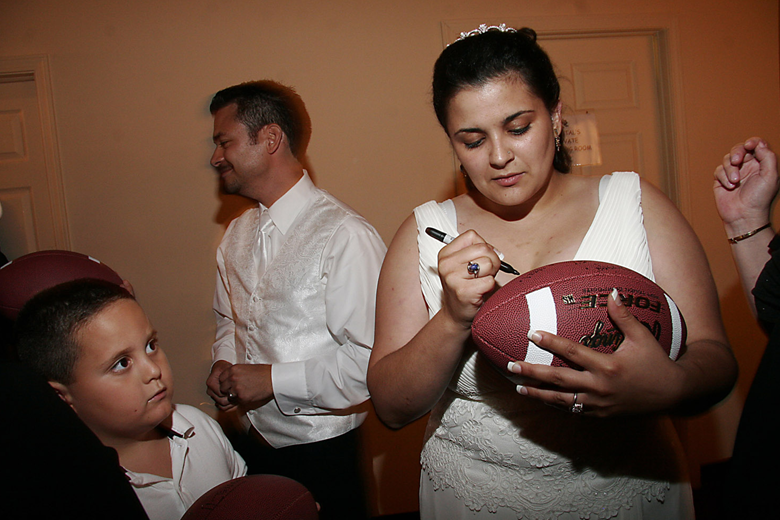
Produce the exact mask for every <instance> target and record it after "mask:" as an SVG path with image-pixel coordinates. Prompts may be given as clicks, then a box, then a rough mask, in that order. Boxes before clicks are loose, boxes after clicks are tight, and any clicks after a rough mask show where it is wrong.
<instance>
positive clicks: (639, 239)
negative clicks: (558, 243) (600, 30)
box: [414, 172, 693, 520]
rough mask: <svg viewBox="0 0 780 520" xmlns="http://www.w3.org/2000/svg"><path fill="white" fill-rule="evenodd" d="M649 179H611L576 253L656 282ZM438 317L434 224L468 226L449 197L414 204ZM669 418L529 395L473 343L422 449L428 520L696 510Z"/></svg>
mask: <svg viewBox="0 0 780 520" xmlns="http://www.w3.org/2000/svg"><path fill="white" fill-rule="evenodd" d="M640 202H641V191H640V185H639V177H638V176H637V175H636V174H634V173H628V172H619V173H614V174H612V175H608V176H605V177H603V178H602V180H601V183H600V187H599V208H598V210H597V212H596V216H595V218H594V220H593V222H592V224H591V226H590V228H589V230H588V232H587V234H586V235H585V238H584V239H583V242H582V244H581V245H580V248H579V250H578V252H577V254H576V256H575V258H574V259H575V260H600V261H605V262H611V263H614V264H619V265H622V266H624V267H628V268H631V269H633V270H635V271H637V272H639V273H641V274H643V275H644V276H646V277H648V278H650V279H654V276H653V271H652V263H651V259H650V252H649V250H648V247H647V237H646V234H645V229H644V226H643V222H642V209H641V204H640ZM414 213H415V217H416V220H417V227H418V247H419V251H420V281H421V284H422V290H423V294H424V297H425V301H426V303H427V305H428V309H429V315H430V316H431V317H432V316H433V315H434V314H436V313H437V312H438V311H439V309H440V308H441V294H442V288H441V281H440V279H439V275H438V272H437V265H438V261H437V255H438V252H439V250H440V249H441V247H443V246H442V244H441V243H439V242H438V241H436V240H434V239H432V238H430V237H429V236H428V235H426V234H425V228H426V227H428V226H432V227H435V228H438V229H440V230H442V231H445V232H446V233H448V234H450V235H452V236H456V235H457V234H458V229H457V219H456V215H455V206H454V204H453V203H452V201H451V200H448V201H445V202H443V203H440V204H439V203H436V202H435V201H432V202H428V203H426V204H423V205H422V206H419V207H418V208H416V209H415V210H414ZM683 461H684V458H683V456H682V451H681V448H680V445H679V441H678V440H677V436H676V434H675V432H674V430H673V428H672V425H671V423H670V421H669V419H668V418H666V417H661V418H655V417H653V418H647V417H643V418H630V419H625V418H621V419H598V418H590V417H583V416H578V415H574V414H570V413H567V412H564V411H560V410H557V409H554V408H551V407H549V406H546V405H544V404H542V403H540V402H538V401H535V400H533V399H530V398H526V397H523V396H520V395H519V394H517V393H516V391H515V385H514V384H513V383H512V382H510V381H509V380H508V379H507V378H506V377H504V375H502V374H501V373H499V371H498V370H496V369H495V368H493V367H492V366H490V365H489V363H488V361H487V360H486V359H485V358H484V357H482V356H479V355H477V353H476V351H471V352H470V353H469V354H467V355H465V356H464V357H463V359H462V360H461V364H460V366H459V368H458V370H457V371H456V373H455V375H454V377H453V379H452V381H451V382H450V385H449V388H448V390H447V391H446V392H445V394H444V396H443V397H442V399H441V400H440V401H439V403H438V404H437V405H436V406H435V407H434V409H433V411H432V412H431V417H430V420H429V423H428V429H427V432H426V440H425V445H424V447H423V451H422V455H421V463H422V468H423V471H422V475H421V479H420V513H421V518H422V519H423V520H427V519H434V518H435V519H441V520H457V519H460V518H483V517H486V518H496V519H498V518H500V519H519V518H524V519H525V518H528V519H535V520H536V519H563V520H577V519H592V520H595V519H607V518H618V519H621V520H626V519H659V520H660V519H663V520H669V519H683V518H693V505H692V503H693V502H692V498H691V491H690V485H689V483H688V481H687V476H686V473H685V469H684V462H683Z"/></svg>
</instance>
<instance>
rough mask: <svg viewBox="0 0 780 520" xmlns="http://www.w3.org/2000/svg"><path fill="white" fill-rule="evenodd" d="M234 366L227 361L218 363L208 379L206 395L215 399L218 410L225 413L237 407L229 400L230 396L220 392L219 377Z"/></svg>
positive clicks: (213, 367) (212, 368)
mask: <svg viewBox="0 0 780 520" xmlns="http://www.w3.org/2000/svg"><path fill="white" fill-rule="evenodd" d="M232 366H233V364H232V363H229V362H227V361H217V362H216V363H214V365H213V366H212V367H211V374H209V377H208V379H206V393H207V394H208V395H209V397H211V398H212V399H214V403H215V404H216V405H217V408H219V409H220V410H222V411H223V412H229V411H230V410H232V409H233V408H235V405H234V404H232V403H231V402H230V401H229V400H228V394H227V393H223V392H222V390H220V385H219V377H220V375H221V374H222V372H224V371H225V370H227V369H229V368H230V367H232Z"/></svg>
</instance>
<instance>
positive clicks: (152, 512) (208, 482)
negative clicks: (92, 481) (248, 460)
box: [125, 404, 246, 520]
mask: <svg viewBox="0 0 780 520" xmlns="http://www.w3.org/2000/svg"><path fill="white" fill-rule="evenodd" d="M168 441H169V443H170V447H171V469H172V471H173V478H166V477H160V476H158V475H152V474H150V473H135V472H133V471H129V470H125V472H126V473H127V477H128V479H129V480H130V484H131V485H132V486H133V489H134V490H135V493H136V495H138V499H139V500H140V501H141V505H143V506H144V509H145V510H146V514H147V515H149V519H150V520H176V519H179V518H181V517H182V515H184V513H185V511H187V509H188V508H189V507H190V506H191V505H192V504H193V503H194V502H195V501H196V500H197V499H198V498H200V497H201V495H203V494H204V493H206V492H207V491H209V490H210V489H211V488H213V487H215V486H218V485H219V484H222V483H223V482H227V481H228V480H231V479H234V478H238V477H243V476H244V475H246V464H245V463H244V459H242V458H241V455H239V454H238V453H236V452H235V451H234V450H233V446H232V445H231V444H230V442H229V441H228V440H227V438H226V437H225V434H224V433H223V432H222V428H221V427H220V426H219V424H218V423H217V422H216V421H215V420H214V419H212V418H211V417H209V416H208V415H206V414H205V413H203V412H201V411H200V410H198V409H197V408H194V407H192V406H188V405H184V404H177V405H174V410H173V424H172V427H171V430H170V433H169V436H168Z"/></svg>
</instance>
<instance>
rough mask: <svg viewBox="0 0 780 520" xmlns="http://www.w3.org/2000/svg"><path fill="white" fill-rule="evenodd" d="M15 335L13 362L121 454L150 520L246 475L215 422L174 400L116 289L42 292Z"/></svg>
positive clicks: (90, 286)
mask: <svg viewBox="0 0 780 520" xmlns="http://www.w3.org/2000/svg"><path fill="white" fill-rule="evenodd" d="M16 331H17V348H18V352H19V357H20V358H21V359H22V361H24V362H26V363H28V364H30V365H31V366H33V367H34V368H35V369H36V370H37V371H39V372H40V373H42V374H43V375H44V376H45V377H46V378H47V379H48V381H49V384H50V385H51V386H52V387H53V388H54V389H55V390H56V392H57V393H58V394H59V396H60V397H61V398H62V399H63V400H64V401H65V402H66V403H68V404H69V405H70V406H71V407H72V408H73V410H75V412H76V413H77V414H78V416H79V417H80V418H81V420H82V421H84V423H85V424H86V425H87V426H89V428H90V429H91V430H92V431H93V432H94V433H95V434H96V435H97V437H98V438H99V439H100V440H101V441H102V442H103V444H105V445H106V446H109V447H111V448H114V449H115V450H116V451H117V454H118V455H119V462H120V464H121V465H122V467H123V468H124V469H125V472H126V474H127V476H128V479H129V480H130V483H131V484H132V485H133V488H134V489H135V492H136V494H137V495H138V498H139V499H140V500H141V503H142V504H143V506H144V508H145V509H146V512H147V514H148V515H149V517H150V519H151V520H155V519H173V518H175V519H178V518H180V517H181V516H182V515H183V514H184V512H185V511H186V510H187V508H188V507H189V506H190V505H192V503H193V502H195V500H197V499H198V498H199V497H200V496H201V495H202V494H204V493H205V492H206V491H208V490H210V489H211V488H213V487H214V486H216V485H218V484H221V483H222V482H225V481H227V480H230V479H232V478H236V477H241V476H243V475H245V474H246V465H245V464H244V461H243V459H242V458H241V457H240V456H239V455H238V454H237V453H236V452H235V451H233V448H232V447H231V445H230V443H229V442H228V440H227V439H226V437H225V436H224V434H223V433H222V430H221V428H220V426H219V425H218V424H217V423H216V421H214V420H213V419H211V418H210V417H208V416H207V415H206V414H204V413H203V412H201V411H200V410H198V409H196V408H193V407H191V406H186V405H174V404H172V396H173V378H172V375H171V369H170V366H169V365H168V360H167V358H166V357H165V354H164V353H163V351H162V350H161V348H160V347H159V346H158V343H157V334H156V332H155V330H154V329H153V328H152V325H151V323H150V322H149V319H148V318H147V316H146V314H145V313H144V311H143V309H141V307H140V305H138V303H137V302H136V301H135V298H133V296H131V295H130V293H128V292H127V291H126V290H125V289H123V288H122V287H119V286H117V285H114V284H112V283H108V282H102V281H98V280H76V281H74V282H68V283H65V284H61V285H58V286H56V287H53V288H51V289H48V290H46V291H43V292H41V293H40V294H38V295H37V296H35V297H34V298H33V299H31V300H30V301H29V302H28V303H27V304H26V305H25V306H24V308H23V309H22V311H21V312H20V314H19V317H18V318H17V322H16Z"/></svg>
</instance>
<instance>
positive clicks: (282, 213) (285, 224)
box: [260, 170, 317, 235]
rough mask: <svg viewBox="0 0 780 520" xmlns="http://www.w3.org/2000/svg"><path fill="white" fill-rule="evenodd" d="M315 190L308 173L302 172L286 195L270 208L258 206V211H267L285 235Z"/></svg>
mask: <svg viewBox="0 0 780 520" xmlns="http://www.w3.org/2000/svg"><path fill="white" fill-rule="evenodd" d="M316 190H317V187H316V186H314V183H313V182H312V180H311V178H310V177H309V172H307V171H306V170H303V177H301V179H300V180H299V181H298V182H296V183H295V185H294V186H293V187H292V188H290V189H289V190H287V193H285V194H284V195H282V196H281V197H280V198H279V199H278V200H277V201H276V202H274V203H273V204H271V207H270V208H266V207H265V206H263V205H262V204H260V209H261V210H263V209H268V214H269V215H270V216H271V220H273V222H274V226H276V228H277V229H278V230H279V231H281V233H282V235H286V234H287V231H289V229H290V227H291V226H292V225H293V222H295V219H296V218H297V217H298V215H299V214H300V213H301V211H303V209H304V208H306V206H308V204H309V201H310V200H311V199H312V198H313V197H314V195H315V193H316Z"/></svg>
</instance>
